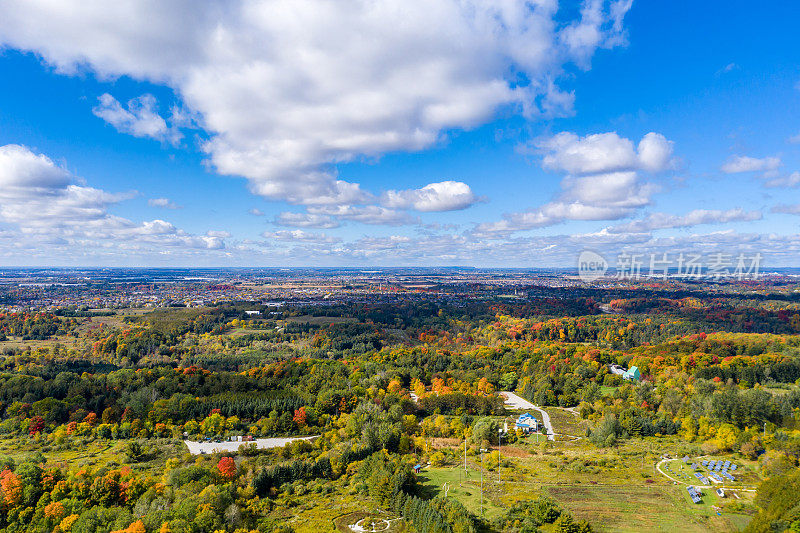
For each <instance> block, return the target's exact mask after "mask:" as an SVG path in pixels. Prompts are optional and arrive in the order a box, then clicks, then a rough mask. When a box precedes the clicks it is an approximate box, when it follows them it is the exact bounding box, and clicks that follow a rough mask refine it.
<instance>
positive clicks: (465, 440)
mask: <svg viewBox="0 0 800 533" xmlns="http://www.w3.org/2000/svg"><path fill="white" fill-rule="evenodd" d="M464 475H465V476H466V475H467V434H466V433H464Z"/></svg>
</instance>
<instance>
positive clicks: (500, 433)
mask: <svg viewBox="0 0 800 533" xmlns="http://www.w3.org/2000/svg"><path fill="white" fill-rule="evenodd" d="M502 444H503V430H502V429H499V430H497V483H498V484H500V446H501V445H502Z"/></svg>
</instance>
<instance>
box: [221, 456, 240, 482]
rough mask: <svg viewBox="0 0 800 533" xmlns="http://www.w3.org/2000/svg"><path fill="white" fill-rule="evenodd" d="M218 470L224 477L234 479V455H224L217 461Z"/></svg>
mask: <svg viewBox="0 0 800 533" xmlns="http://www.w3.org/2000/svg"><path fill="white" fill-rule="evenodd" d="M217 471H219V475H220V476H222V477H223V478H224V479H233V478H235V477H236V461H234V460H233V458H232V457H223V458H222V459H220V460H219V463H217Z"/></svg>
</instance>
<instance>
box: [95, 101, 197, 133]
mask: <svg viewBox="0 0 800 533" xmlns="http://www.w3.org/2000/svg"><path fill="white" fill-rule="evenodd" d="M92 113H94V114H95V115H96V116H98V117H100V118H102V119H103V120H105V121H106V122H108V123H109V124H111V125H112V126H114V127H115V128H116V129H117V131H119V132H121V133H128V134H130V135H133V136H134V137H149V138H151V139H156V140H158V141H161V142H168V143H170V144H172V145H177V144H178V143H179V142H180V140H181V137H182V135H181V133H180V132H179V131H178V130H177V129H176V128H172V127H170V126H168V125H167V121H166V120H165V119H164V118H163V117H162V116H161V115H159V113H158V104H157V103H156V99H155V97H154V96H153V95H152V94H143V95H142V96H139V97H137V98H133V99H132V100H130V101H129V102H128V105H127V107H123V106H122V104H120V103H119V101H117V99H116V98H114V97H113V96H111V95H110V94H108V93H105V94H103V95H101V96H100V98H99V99H98V104H97V105H96V106H95V107H94V108H93V109H92Z"/></svg>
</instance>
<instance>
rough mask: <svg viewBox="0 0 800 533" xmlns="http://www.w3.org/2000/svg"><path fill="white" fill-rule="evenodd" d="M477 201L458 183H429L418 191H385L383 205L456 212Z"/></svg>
mask: <svg viewBox="0 0 800 533" xmlns="http://www.w3.org/2000/svg"><path fill="white" fill-rule="evenodd" d="M477 201H478V198H477V197H476V196H475V194H473V192H472V189H471V188H470V186H469V185H467V184H466V183H462V182H460V181H442V182H439V183H430V184H428V185H426V186H424V187H422V188H420V189H407V190H403V191H394V190H392V191H387V192H385V193H384V194H383V197H382V202H383V205H385V206H387V207H392V208H400V209H414V210H416V211H427V212H431V211H456V210H459V209H466V208H468V207H470V206H471V205H473V204H474V203H475V202H477Z"/></svg>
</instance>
